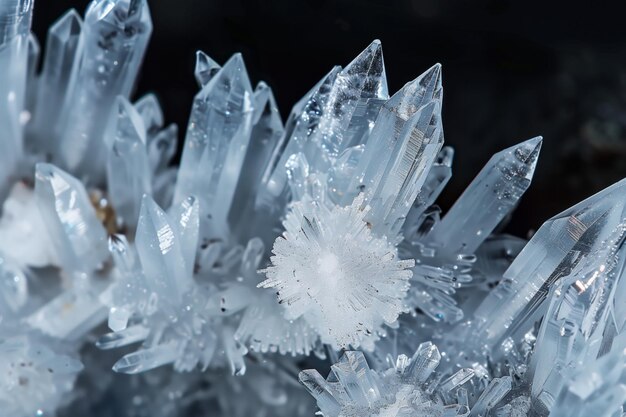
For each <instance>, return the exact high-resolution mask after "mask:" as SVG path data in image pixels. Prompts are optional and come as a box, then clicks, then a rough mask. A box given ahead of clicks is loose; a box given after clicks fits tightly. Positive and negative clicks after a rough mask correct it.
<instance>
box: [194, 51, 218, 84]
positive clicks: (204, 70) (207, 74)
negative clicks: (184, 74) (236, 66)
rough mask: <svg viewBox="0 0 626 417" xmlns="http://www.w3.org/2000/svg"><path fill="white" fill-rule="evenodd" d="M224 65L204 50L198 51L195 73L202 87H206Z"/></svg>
mask: <svg viewBox="0 0 626 417" xmlns="http://www.w3.org/2000/svg"><path fill="white" fill-rule="evenodd" d="M221 68H222V67H221V66H220V64H218V63H217V62H215V61H214V60H213V59H212V58H211V57H210V56H208V55H207V54H205V53H204V52H202V51H197V52H196V68H195V69H194V75H195V77H196V81H197V82H198V85H199V86H200V88H202V87H204V86H205V85H207V84H208V83H209V81H211V79H213V77H215V74H217V73H218V72H219V70H220V69H221Z"/></svg>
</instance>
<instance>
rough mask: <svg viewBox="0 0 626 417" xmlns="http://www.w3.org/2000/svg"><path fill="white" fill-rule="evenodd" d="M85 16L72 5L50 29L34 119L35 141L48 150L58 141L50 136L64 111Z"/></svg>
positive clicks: (79, 49) (35, 143) (79, 51)
mask: <svg viewBox="0 0 626 417" xmlns="http://www.w3.org/2000/svg"><path fill="white" fill-rule="evenodd" d="M82 25H83V22H82V19H81V18H80V16H79V15H78V13H77V12H76V10H74V9H71V10H69V11H68V12H67V13H65V14H64V15H63V16H61V17H60V18H59V20H57V21H56V22H55V23H54V24H53V25H52V26H51V27H50V30H49V31H48V37H47V41H46V51H45V56H44V60H43V67H42V70H41V76H40V79H39V84H38V87H37V89H38V92H37V103H36V106H37V108H38V109H39V111H36V112H35V114H34V117H33V121H32V138H31V139H32V142H33V144H34V145H35V146H37V147H38V148H39V149H43V150H45V151H46V152H50V151H52V150H53V148H54V146H55V143H54V141H53V140H52V138H51V137H50V126H54V125H55V124H56V123H57V121H58V119H59V118H60V115H61V110H62V108H63V103H64V101H65V97H66V94H67V91H68V89H69V83H70V80H71V79H72V74H73V71H74V69H75V68H77V67H78V66H77V65H76V64H77V60H78V59H79V57H80V55H81V42H80V33H81V30H82Z"/></svg>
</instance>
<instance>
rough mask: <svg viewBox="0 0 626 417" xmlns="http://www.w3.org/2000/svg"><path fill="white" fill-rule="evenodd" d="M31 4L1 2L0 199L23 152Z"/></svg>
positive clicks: (30, 1) (25, 1)
mask: <svg viewBox="0 0 626 417" xmlns="http://www.w3.org/2000/svg"><path fill="white" fill-rule="evenodd" d="M33 4H34V1H33V0H4V1H2V2H0V74H2V82H1V83H0V126H2V127H1V128H0V184H1V185H0V200H3V199H4V196H5V194H6V193H7V192H8V190H9V186H10V184H11V182H12V181H11V177H12V175H13V174H15V169H16V168H17V163H18V161H19V159H20V157H21V155H22V148H23V143H22V142H23V138H22V134H23V133H22V130H23V126H22V111H23V110H24V99H25V92H26V78H27V74H28V71H27V67H28V38H29V33H30V24H31V19H32V12H33Z"/></svg>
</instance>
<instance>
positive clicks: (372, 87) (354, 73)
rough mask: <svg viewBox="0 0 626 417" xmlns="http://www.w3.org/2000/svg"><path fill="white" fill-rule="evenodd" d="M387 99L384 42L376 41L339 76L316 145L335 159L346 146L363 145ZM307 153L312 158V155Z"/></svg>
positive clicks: (323, 117) (321, 123) (322, 120)
mask: <svg viewBox="0 0 626 417" xmlns="http://www.w3.org/2000/svg"><path fill="white" fill-rule="evenodd" d="M388 98H389V92H388V89H387V78H386V75H385V64H384V61H383V50H382V45H381V43H380V41H379V40H375V41H374V42H372V43H371V44H370V45H369V46H368V47H367V48H365V50H364V51H363V52H361V53H360V54H359V55H358V56H357V57H356V58H355V59H354V60H353V61H352V62H351V63H349V64H348V65H347V66H346V67H345V68H344V69H343V70H342V71H341V72H340V73H339V74H338V75H337V78H336V80H335V82H334V84H333V86H332V88H331V91H330V94H329V99H328V102H327V103H326V109H325V111H324V114H323V115H322V119H321V121H320V125H319V135H320V138H319V139H316V140H314V142H317V141H319V144H316V146H319V147H320V148H321V150H322V151H323V152H324V153H325V154H327V156H330V157H334V158H336V157H337V156H339V154H340V153H341V152H342V151H343V150H344V149H346V148H348V147H350V146H354V145H358V144H360V143H361V142H362V139H363V138H364V135H365V133H366V132H368V131H369V129H370V126H371V123H372V122H373V121H374V119H375V118H376V115H377V113H378V110H379V109H380V107H381V106H382V104H383V102H384V100H387V99H388ZM362 116H365V117H362ZM306 156H307V157H308V158H309V159H311V156H313V155H311V154H309V153H307V154H306Z"/></svg>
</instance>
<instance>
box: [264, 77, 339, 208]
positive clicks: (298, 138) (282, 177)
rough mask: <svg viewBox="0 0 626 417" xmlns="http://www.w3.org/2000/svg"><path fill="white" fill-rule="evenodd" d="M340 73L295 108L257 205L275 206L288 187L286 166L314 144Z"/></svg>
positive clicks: (272, 161)
mask: <svg viewBox="0 0 626 417" xmlns="http://www.w3.org/2000/svg"><path fill="white" fill-rule="evenodd" d="M340 71H341V67H334V68H333V69H332V70H331V71H330V72H329V73H328V74H326V75H325V76H324V78H322V79H321V80H320V81H319V82H318V83H317V84H316V85H315V86H314V87H313V88H312V89H311V91H309V92H308V93H307V94H306V95H305V96H304V97H303V98H302V99H301V100H300V101H299V102H298V103H296V105H295V106H293V109H292V110H291V113H290V114H289V118H288V119H287V123H286V125H285V133H284V135H283V137H282V138H281V140H280V143H279V145H278V146H276V149H275V151H274V153H273V154H272V159H271V160H270V164H269V165H268V168H267V170H266V173H265V174H264V176H263V185H264V189H263V190H261V192H260V194H259V197H258V198H257V205H263V204H265V205H273V203H272V200H273V199H274V198H276V197H278V196H280V195H281V194H282V193H283V192H284V190H285V188H286V186H287V173H286V171H285V164H286V163H287V160H289V158H290V157H291V156H292V155H295V154H297V153H301V152H304V150H305V146H306V145H307V144H308V143H309V142H310V141H311V138H310V137H311V135H313V133H314V132H316V131H317V129H318V125H319V123H320V119H321V117H322V114H323V113H324V108H325V106H326V103H327V102H328V99H329V94H330V89H331V87H332V85H333V83H334V82H335V79H336V78H337V75H338V74H339V72H340Z"/></svg>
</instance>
